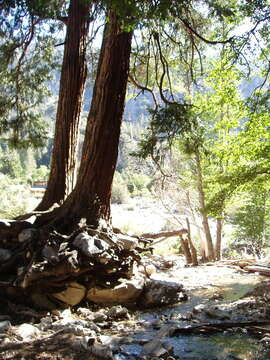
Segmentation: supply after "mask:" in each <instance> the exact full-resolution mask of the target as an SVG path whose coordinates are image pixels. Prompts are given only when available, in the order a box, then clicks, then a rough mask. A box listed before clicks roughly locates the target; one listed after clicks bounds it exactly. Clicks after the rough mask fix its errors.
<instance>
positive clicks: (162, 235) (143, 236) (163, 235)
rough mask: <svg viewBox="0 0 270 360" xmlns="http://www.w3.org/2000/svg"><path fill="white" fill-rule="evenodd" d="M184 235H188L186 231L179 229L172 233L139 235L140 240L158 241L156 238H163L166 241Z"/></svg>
mask: <svg viewBox="0 0 270 360" xmlns="http://www.w3.org/2000/svg"><path fill="white" fill-rule="evenodd" d="M184 234H188V230H187V229H180V230H174V231H163V232H159V233H146V234H142V235H140V238H144V239H158V238H161V237H164V238H165V239H166V238H168V237H173V236H181V235H184Z"/></svg>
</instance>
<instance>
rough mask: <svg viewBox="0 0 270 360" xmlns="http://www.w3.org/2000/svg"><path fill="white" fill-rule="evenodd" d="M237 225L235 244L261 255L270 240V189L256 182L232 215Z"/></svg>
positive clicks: (232, 220)
mask: <svg viewBox="0 0 270 360" xmlns="http://www.w3.org/2000/svg"><path fill="white" fill-rule="evenodd" d="M230 222H231V223H232V224H233V225H234V226H235V231H234V232H233V239H234V243H233V245H234V246H236V247H237V246H241V245H242V246H245V247H246V248H248V249H249V250H250V251H251V252H252V253H253V254H254V255H261V253H262V250H263V248H264V247H265V246H269V240H270V198H269V189H268V190H267V189H265V188H263V187H262V186H260V185H259V186H258V184H254V186H253V187H252V190H251V192H249V193H246V199H245V202H244V203H243V204H241V205H240V206H239V207H238V208H237V209H236V210H235V213H234V214H233V215H232V216H231V217H230Z"/></svg>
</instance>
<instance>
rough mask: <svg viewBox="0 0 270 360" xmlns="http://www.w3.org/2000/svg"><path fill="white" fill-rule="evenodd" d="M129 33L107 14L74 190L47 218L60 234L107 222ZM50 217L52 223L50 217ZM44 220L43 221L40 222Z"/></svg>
mask: <svg viewBox="0 0 270 360" xmlns="http://www.w3.org/2000/svg"><path fill="white" fill-rule="evenodd" d="M131 39H132V33H131V32H124V31H123V30H121V29H120V26H119V24H118V21H117V17H116V15H115V14H114V13H112V12H110V14H109V22H108V24H107V25H106V27H105V30H104V35H103V43H102V47H101V52H100V58H99V65H98V70H97V77H96V81H95V85H94V91H93V98H92V104H91V109H90V112H89V116H88V120H87V127H86V134H85V139H84V145H83V150H82V159H81V165H80V169H79V174H78V179H77V183H76V186H75V188H74V190H73V191H72V193H71V194H70V196H69V197H68V198H67V200H66V201H65V202H64V204H63V205H62V206H61V207H60V208H58V209H56V210H55V211H54V212H53V214H51V216H53V217H54V225H55V226H56V227H58V228H59V227H61V228H62V229H63V230H66V231H67V229H68V228H72V225H75V224H77V223H78V221H80V219H82V218H84V219H86V222H87V223H88V224H89V225H92V226H96V225H97V223H98V221H99V219H100V218H103V219H105V220H107V221H108V220H109V219H110V199H111V188H112V180H113V175H114V171H115V167H116V162H117V155H118V144H119V137H120V128H121V121H122V116H123V111H124V103H125V94H126V85H127V79H128V72H129V58H130V52H131ZM51 216H50V218H51ZM44 219H45V220H46V217H43V218H41V220H40V222H41V223H42V222H44Z"/></svg>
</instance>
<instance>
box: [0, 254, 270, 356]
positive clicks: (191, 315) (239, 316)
mask: <svg viewBox="0 0 270 360" xmlns="http://www.w3.org/2000/svg"><path fill="white" fill-rule="evenodd" d="M144 262H145V264H149V263H151V264H154V265H155V267H156V269H157V272H156V273H154V274H153V275H152V277H153V278H156V279H162V280H165V281H174V282H180V283H182V284H183V285H184V288H185V289H186V292H187V295H188V300H187V301H185V302H184V303H179V304H176V305H173V306H169V307H165V308H156V309H152V310H150V311H149V310H148V311H145V310H138V309H134V308H133V309H125V308H124V307H113V310H112V309H108V308H99V309H98V308H96V307H92V308H91V307H90V308H87V307H85V308H79V309H75V310H74V309H73V310H72V311H70V310H69V309H65V310H55V311H52V312H50V313H47V314H46V316H44V317H43V318H41V319H37V318H36V317H35V318H34V317H33V318H32V319H31V316H30V318H29V316H28V317H18V316H14V317H11V318H10V317H6V322H8V321H10V323H11V324H10V325H11V326H8V328H7V329H6V330H3V329H2V330H1V326H0V341H1V344H0V359H1V360H2V359H3V360H4V359H25V360H28V359H50V360H54V359H67V360H71V359H104V360H106V359H115V360H141V359H167V360H173V359H181V360H206V359H207V360H214V359H215V360H233V359H235V360H236V359H238V360H244V359H246V360H247V359H249V360H251V359H253V360H255V359H257V360H263V359H264V360H267V359H268V360H269V359H270V352H269V351H268V346H267V345H268V344H269V342H270V335H269V334H268V333H267V331H268V330H267V329H268V328H267V326H266V324H267V322H268V320H269V314H270V304H269V297H268V296H267V294H268V293H270V292H269V288H270V284H269V281H268V280H267V278H265V277H262V276H260V275H259V274H257V273H247V272H244V271H243V270H241V269H240V268H239V267H238V266H234V265H229V266H228V265H224V263H223V262H219V263H215V264H205V265H202V266H198V267H185V265H184V259H183V257H181V256H169V257H165V258H164V257H161V256H151V257H145V258H144ZM258 285H260V286H259V288H256V286H258ZM254 288H255V289H257V290H255V291H254ZM247 294H248V295H247ZM5 315H6V314H4V313H1V310H0V319H1V321H2V322H0V325H1V324H2V325H3V323H4V319H5ZM9 316H10V315H9ZM90 319H91V320H90ZM264 322H265V323H264ZM244 323H245V324H246V325H245V326H244V325H243V324H244ZM26 324H27V325H26ZM205 324H208V325H207V326H206V325H205ZM209 324H210V325H211V326H212V325H213V324H214V325H215V326H216V327H217V328H213V326H212V327H209ZM222 324H223V325H222ZM224 324H225V328H221V331H220V329H218V327H219V326H224ZM226 324H228V326H226ZM262 324H263V327H262V326H261V325H262ZM269 324H270V322H269ZM203 325H204V326H206V328H207V327H208V330H206V328H202V330H203V331H202V332H199V333H196V331H195V332H194V333H193V332H190V334H188V335H187V334H186V333H185V331H187V329H188V328H189V329H190V328H196V327H201V326H203ZM254 325H256V326H254ZM27 326H28V328H27ZM181 329H182V330H181ZM183 329H184V330H183ZM195 330H196V329H195ZM197 330H198V329H197ZM209 331H210V332H209ZM204 332H205V333H206V334H207V335H203V334H204ZM269 333H270V328H269ZM268 340H269V341H268ZM93 343H94V345H93Z"/></svg>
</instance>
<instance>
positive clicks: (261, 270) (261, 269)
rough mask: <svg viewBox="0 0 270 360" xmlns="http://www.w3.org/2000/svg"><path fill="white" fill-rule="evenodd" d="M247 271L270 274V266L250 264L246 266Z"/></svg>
mask: <svg viewBox="0 0 270 360" xmlns="http://www.w3.org/2000/svg"><path fill="white" fill-rule="evenodd" d="M244 270H245V271H248V272H257V273H259V274H261V275H265V276H270V267H268V266H263V265H257V264H256V265H248V266H245V267H244Z"/></svg>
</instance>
